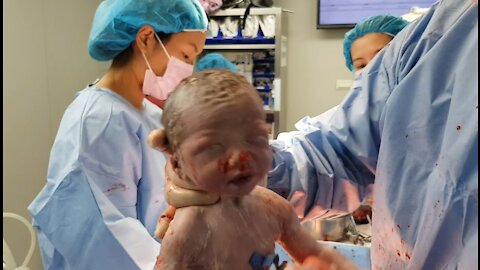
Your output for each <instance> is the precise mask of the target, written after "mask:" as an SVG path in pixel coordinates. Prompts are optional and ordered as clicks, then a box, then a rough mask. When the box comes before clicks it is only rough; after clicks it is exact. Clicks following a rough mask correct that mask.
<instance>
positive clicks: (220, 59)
mask: <svg viewBox="0 0 480 270" xmlns="http://www.w3.org/2000/svg"><path fill="white" fill-rule="evenodd" d="M212 68H214V69H228V70H230V71H231V72H237V67H236V66H235V65H234V64H233V63H232V62H230V60H228V59H227V58H226V57H225V56H223V54H221V53H207V54H205V55H204V56H202V57H201V58H200V59H199V60H198V61H197V62H196V63H195V72H200V71H202V70H205V69H212Z"/></svg>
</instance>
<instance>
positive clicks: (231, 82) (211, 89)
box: [162, 69, 263, 151]
mask: <svg viewBox="0 0 480 270" xmlns="http://www.w3.org/2000/svg"><path fill="white" fill-rule="evenodd" d="M240 98H251V99H252V100H253V101H254V102H255V103H258V108H259V109H260V110H263V107H262V100H261V98H260V96H259V95H258V92H257V91H256V89H255V88H254V87H253V86H252V85H251V84H250V83H249V82H248V81H247V80H246V79H245V77H243V76H241V75H239V74H236V73H234V72H231V71H229V70H226V69H207V70H204V71H201V72H198V73H196V74H194V75H192V76H190V77H188V78H186V79H184V80H183V81H182V82H181V83H180V84H179V85H178V86H177V88H176V89H175V91H174V92H173V93H172V94H171V95H170V96H169V97H168V99H167V101H166V103H165V106H164V110H163V115H162V123H163V126H164V128H165V132H166V138H167V141H168V142H169V146H170V147H171V148H172V150H173V151H175V150H176V149H177V147H178V146H179V144H180V142H181V140H182V138H181V130H182V125H183V124H185V123H184V121H182V119H181V117H182V115H183V114H184V113H185V112H186V111H187V110H188V109H190V108H192V107H193V106H196V105H201V106H206V108H216V107H220V106H229V105H231V104H234V103H235V102H238V100H239V99H240ZM197 117H202V116H200V115H199V116H197ZM190 120H193V119H190Z"/></svg>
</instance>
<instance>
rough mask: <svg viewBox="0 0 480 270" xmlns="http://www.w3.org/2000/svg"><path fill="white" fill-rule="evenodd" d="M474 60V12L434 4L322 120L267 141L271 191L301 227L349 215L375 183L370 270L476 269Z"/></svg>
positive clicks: (468, 5) (450, 2)
mask: <svg viewBox="0 0 480 270" xmlns="http://www.w3.org/2000/svg"><path fill="white" fill-rule="evenodd" d="M477 59H478V7H477V4H475V3H473V2H472V1H470V0H443V1H440V2H438V3H436V4H435V5H433V6H432V8H431V9H430V11H429V12H428V13H427V14H426V15H425V16H423V17H422V18H420V19H418V20H416V21H414V22H412V23H411V24H410V25H408V26H407V27H406V28H405V29H404V30H403V31H401V32H400V33H399V34H398V35H397V36H396V37H395V39H393V41H392V42H391V43H390V44H389V45H388V46H387V47H386V48H385V49H384V50H382V51H381V52H379V53H378V54H377V56H376V57H375V58H374V59H373V60H372V61H371V62H370V63H369V64H368V65H367V66H366V67H365V69H364V70H363V72H362V73H361V75H360V76H359V78H358V80H356V81H355V82H354V86H353V88H352V90H351V91H350V92H349V94H348V95H347V96H346V98H345V99H344V101H343V102H342V103H341V104H340V106H339V107H338V109H337V110H335V111H334V112H333V114H332V115H331V116H330V117H329V121H327V122H321V123H320V126H319V129H318V130H315V131H312V132H309V133H306V134H298V135H296V136H295V138H294V139H293V143H292V145H291V146H290V147H287V148H282V149H279V148H276V147H275V144H273V145H272V146H273V148H274V150H275V151H274V161H273V169H272V171H271V172H270V174H269V183H268V186H269V188H271V189H273V190H275V191H276V192H278V193H280V194H282V195H283V196H285V197H287V198H288V199H289V200H290V201H291V203H292V204H293V205H294V207H295V208H296V211H297V214H298V215H299V216H301V217H305V218H306V219H308V218H313V217H315V216H317V215H322V214H323V213H325V212H326V211H329V210H330V209H337V210H343V211H349V210H352V209H355V207H357V206H358V205H359V203H360V201H362V199H363V197H364V196H365V194H366V192H365V191H366V189H367V187H368V186H369V185H370V184H373V183H375V191H374V196H373V200H374V206H373V228H372V231H373V238H372V243H371V261H372V267H373V269H387V268H392V269H477V268H478V256H477V252H478V150H477V149H478V116H477V115H478V114H477V113H478V92H477V89H478V60H477Z"/></svg>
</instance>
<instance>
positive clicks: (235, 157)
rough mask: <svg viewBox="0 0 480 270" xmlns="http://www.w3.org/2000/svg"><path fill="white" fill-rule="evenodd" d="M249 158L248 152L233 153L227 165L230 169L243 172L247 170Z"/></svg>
mask: <svg viewBox="0 0 480 270" xmlns="http://www.w3.org/2000/svg"><path fill="white" fill-rule="evenodd" d="M250 158H251V155H250V153H249V152H248V151H244V150H239V151H235V152H234V153H233V154H232V156H231V157H230V159H229V160H228V165H229V167H230V168H231V169H238V170H239V171H241V172H243V171H245V170H247V168H248V163H249V161H250Z"/></svg>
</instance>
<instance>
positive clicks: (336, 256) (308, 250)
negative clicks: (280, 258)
mask: <svg viewBox="0 0 480 270" xmlns="http://www.w3.org/2000/svg"><path fill="white" fill-rule="evenodd" d="M279 204H281V208H282V209H284V211H286V212H285V215H282V216H283V217H284V220H283V228H282V234H281V237H280V244H281V245H282V247H283V248H284V249H285V251H287V253H288V254H289V255H290V256H291V257H292V259H293V260H294V261H296V262H298V263H303V262H304V261H305V259H306V258H307V257H309V256H316V257H318V258H319V259H320V260H321V261H323V262H325V263H326V264H328V265H331V266H335V267H336V268H335V269H338V270H340V269H345V270H347V269H357V267H356V266H355V265H354V264H353V263H352V262H350V261H348V260H347V259H346V258H345V257H343V256H342V255H341V254H340V253H339V252H337V251H336V250H334V249H333V248H330V247H327V246H325V245H322V244H320V243H319V242H317V241H316V240H315V239H314V238H313V237H312V236H311V235H310V234H309V233H308V231H307V230H306V229H305V228H303V226H302V225H301V224H300V221H299V220H298V218H297V216H296V215H295V211H294V210H293V207H292V206H291V205H290V204H289V203H288V202H287V201H286V200H283V199H282V200H279Z"/></svg>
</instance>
